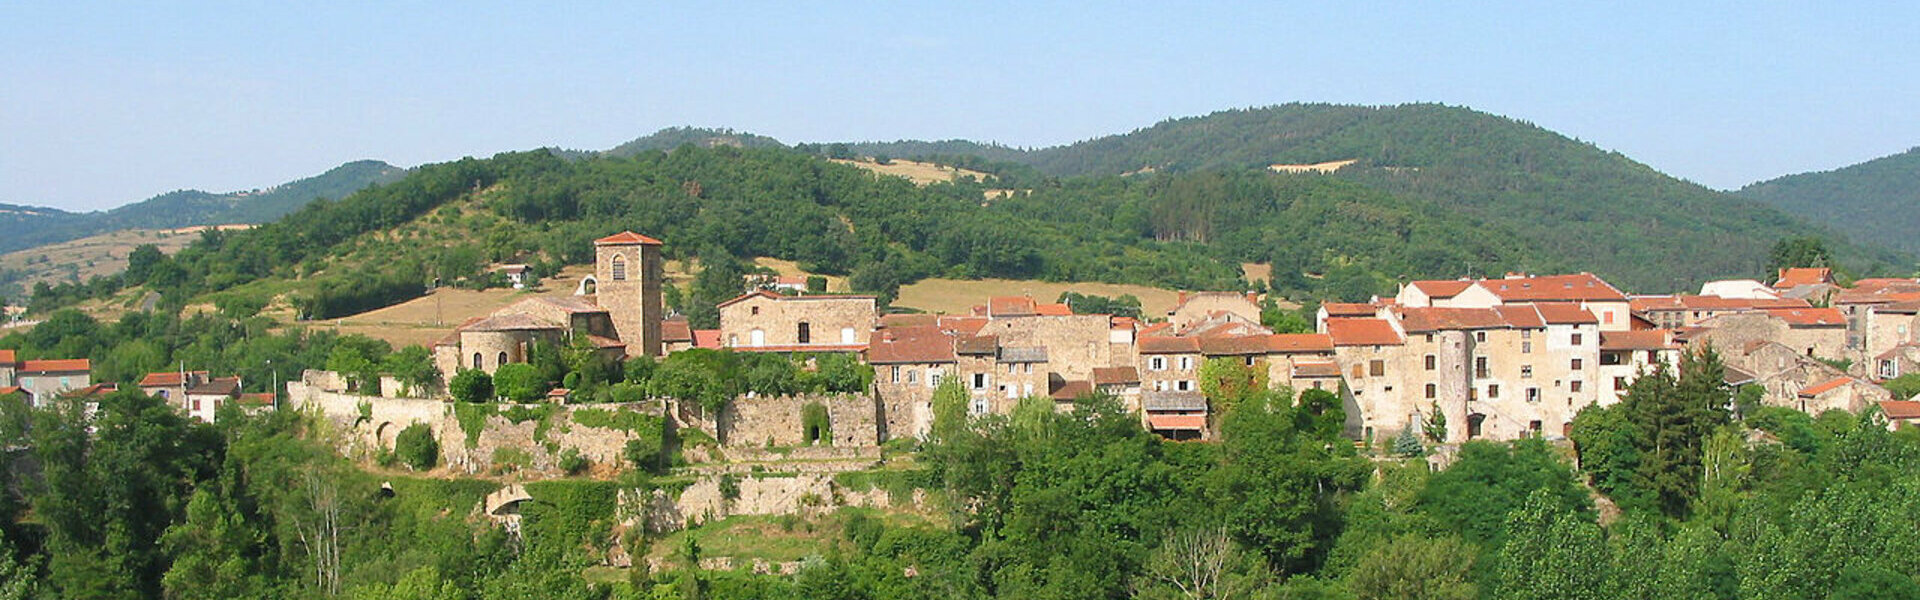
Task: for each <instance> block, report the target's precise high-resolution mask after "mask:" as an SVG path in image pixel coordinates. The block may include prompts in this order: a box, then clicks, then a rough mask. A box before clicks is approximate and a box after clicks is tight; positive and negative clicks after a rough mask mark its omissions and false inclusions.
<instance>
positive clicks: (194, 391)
mask: <svg viewBox="0 0 1920 600" xmlns="http://www.w3.org/2000/svg"><path fill="white" fill-rule="evenodd" d="M239 393H240V378H239V377H215V378H213V379H210V380H207V382H206V383H202V384H200V385H196V386H193V387H192V388H189V389H188V390H187V395H189V396H228V397H232V396H236V395H238V394H239Z"/></svg>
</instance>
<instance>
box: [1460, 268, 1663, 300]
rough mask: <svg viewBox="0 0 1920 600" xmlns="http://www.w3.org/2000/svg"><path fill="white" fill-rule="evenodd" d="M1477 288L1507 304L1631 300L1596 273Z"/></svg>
mask: <svg viewBox="0 0 1920 600" xmlns="http://www.w3.org/2000/svg"><path fill="white" fill-rule="evenodd" d="M1475 285H1479V286H1480V287H1482V288H1484V289H1486V290H1487V291H1489V292H1492V293H1493V295H1494V296H1496V297H1498V298H1500V300H1501V301H1504V302H1544V301H1554V300H1561V301H1570V300H1587V301H1618V302H1625V301H1626V300H1627V295H1626V294H1623V293H1620V290H1619V289H1616V288H1614V287H1613V286H1612V285H1610V284H1608V283H1607V282H1605V281H1602V280H1601V279H1600V278H1599V277H1595V276H1594V275H1593V274H1592V273H1577V274H1573V275H1542V276H1537V277H1512V278H1506V279H1485V280H1481V281H1477V282H1475Z"/></svg>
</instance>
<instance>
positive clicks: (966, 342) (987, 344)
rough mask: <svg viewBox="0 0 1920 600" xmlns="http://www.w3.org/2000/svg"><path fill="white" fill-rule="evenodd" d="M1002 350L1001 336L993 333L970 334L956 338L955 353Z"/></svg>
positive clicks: (980, 352)
mask: <svg viewBox="0 0 1920 600" xmlns="http://www.w3.org/2000/svg"><path fill="white" fill-rule="evenodd" d="M999 351H1000V338H999V337H996V336H991V335H981V336H968V337H962V338H958V339H955V340H954V342H953V353H954V354H975V355H978V354H994V353H996V352H999Z"/></svg>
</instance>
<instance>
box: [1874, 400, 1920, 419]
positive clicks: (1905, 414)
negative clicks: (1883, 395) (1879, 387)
mask: <svg viewBox="0 0 1920 600" xmlns="http://www.w3.org/2000/svg"><path fill="white" fill-rule="evenodd" d="M1880 412H1882V413H1886V415H1887V418H1889V419H1920V402H1914V401H1912V400H1881V401H1880Z"/></svg>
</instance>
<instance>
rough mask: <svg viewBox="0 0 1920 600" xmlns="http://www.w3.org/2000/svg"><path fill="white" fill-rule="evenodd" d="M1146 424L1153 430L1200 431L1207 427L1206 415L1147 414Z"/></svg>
mask: <svg viewBox="0 0 1920 600" xmlns="http://www.w3.org/2000/svg"><path fill="white" fill-rule="evenodd" d="M1147 425H1148V426H1149V427H1151V428H1152V429H1154V430H1155V431H1201V430H1204V429H1206V428H1207V416H1206V415H1147Z"/></svg>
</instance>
